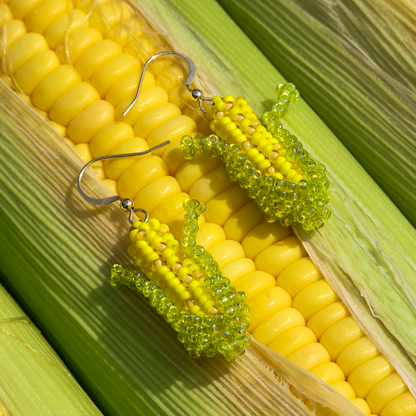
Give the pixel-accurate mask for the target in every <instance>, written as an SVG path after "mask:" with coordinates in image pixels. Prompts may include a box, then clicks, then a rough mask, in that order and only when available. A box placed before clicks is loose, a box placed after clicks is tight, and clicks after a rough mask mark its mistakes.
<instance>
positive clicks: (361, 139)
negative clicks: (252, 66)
mask: <svg viewBox="0 0 416 416" xmlns="http://www.w3.org/2000/svg"><path fill="white" fill-rule="evenodd" d="M218 2H219V3H220V4H221V5H222V6H223V7H224V9H225V10H226V11H227V12H228V13H229V15H230V16H231V17H232V18H233V19H234V20H235V21H236V22H237V24H238V25H239V26H240V27H241V28H242V29H243V30H244V32H245V33H246V34H247V35H248V36H249V37H250V38H251V39H252V40H253V42H254V43H255V44H256V46H257V47H258V48H259V49H260V50H261V51H262V52H263V53H264V54H265V55H266V57H267V58H268V59H269V60H270V62H271V63H273V64H274V65H275V67H276V68H277V69H278V70H279V71H280V72H281V73H282V75H283V76H284V77H285V78H286V79H288V80H290V81H291V82H294V83H295V84H296V86H297V87H298V88H299V90H300V91H301V96H302V97H303V98H304V99H305V100H306V101H307V103H308V104H309V105H310V106H311V107H312V108H313V109H314V111H315V112H316V113H317V114H318V116H319V117H320V118H321V119H322V120H323V121H324V122H325V124H326V125H327V126H328V127H329V128H330V129H331V130H332V131H333V132H334V134H335V135H336V136H337V137H338V139H339V140H340V141H341V142H342V143H343V144H344V145H345V146H346V147H347V148H348V150H349V151H350V152H351V153H352V154H353V156H354V157H355V158H356V159H357V160H358V162H359V163H360V164H361V165H362V166H363V167H364V169H366V171H367V172H368V173H369V174H370V175H371V176H372V178H373V179H374V180H375V181H376V182H377V183H378V185H379V186H380V187H381V188H382V189H383V190H384V192H385V193H386V194H387V195H388V196H389V197H390V198H391V200H392V201H393V202H394V203H395V204H396V205H397V207H398V208H399V209H400V210H401V211H402V213H403V214H404V215H405V216H406V217H407V219H408V220H409V221H410V222H411V223H412V224H413V226H416V168H415V166H416V104H415V103H416V87H415V80H416V77H415V69H416V55H415V50H416V38H415V36H414V35H415V32H416V23H415V22H416V21H415V19H414V16H415V14H416V9H415V6H414V4H412V3H411V2H408V1H406V0H403V1H392V0H376V1H374V0H333V1H332V0H331V1H327V0H322V1H314V2H308V1H291V2H288V1H285V0H278V1H275V0H265V1H262V2H253V1H251V0H242V1H240V0H238V1H237V0H218Z"/></svg>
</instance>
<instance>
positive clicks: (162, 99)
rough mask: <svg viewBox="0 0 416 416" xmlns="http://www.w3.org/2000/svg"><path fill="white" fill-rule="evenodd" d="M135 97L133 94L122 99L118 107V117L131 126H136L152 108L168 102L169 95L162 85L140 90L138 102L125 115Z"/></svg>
mask: <svg viewBox="0 0 416 416" xmlns="http://www.w3.org/2000/svg"><path fill="white" fill-rule="evenodd" d="M133 99H134V95H131V96H129V97H127V98H125V99H124V100H123V101H121V102H120V103H119V104H118V105H117V107H116V119H117V120H120V121H124V122H125V123H128V124H130V126H134V124H135V123H136V121H137V120H138V119H139V118H140V117H141V116H143V115H144V114H146V113H147V112H149V111H150V110H153V109H154V108H156V107H158V106H159V105H162V104H165V103H167V102H168V95H167V94H166V91H164V90H163V89H162V88H160V87H149V88H147V89H145V90H143V91H141V92H140V96H139V99H138V100H137V102H136V103H135V104H134V106H133V107H132V108H131V109H130V111H129V112H128V113H127V114H126V115H125V116H123V113H124V111H125V110H126V109H127V107H128V106H129V105H130V104H131V102H132V101H133ZM149 146H150V143H149ZM150 147H152V146H150Z"/></svg>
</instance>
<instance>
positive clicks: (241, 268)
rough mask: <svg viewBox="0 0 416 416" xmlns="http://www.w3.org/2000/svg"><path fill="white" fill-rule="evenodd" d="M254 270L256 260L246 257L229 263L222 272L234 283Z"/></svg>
mask: <svg viewBox="0 0 416 416" xmlns="http://www.w3.org/2000/svg"><path fill="white" fill-rule="evenodd" d="M207 224H212V223H207ZM215 225H217V224H215ZM218 227H219V226H218ZM201 229H202V227H201V228H200V230H201ZM197 241H198V240H197ZM208 250H209V249H208ZM254 271H256V266H255V265H254V261H253V260H250V259H247V258H244V259H240V260H236V261H233V262H232V263H230V264H229V265H227V266H225V267H224V268H223V269H222V274H223V275H224V276H225V277H227V278H228V279H229V280H230V282H231V283H232V284H234V283H235V282H236V281H237V280H238V279H239V278H240V277H242V276H244V275H246V274H248V273H251V272H254Z"/></svg>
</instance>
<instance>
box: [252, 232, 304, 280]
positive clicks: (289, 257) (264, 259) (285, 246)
mask: <svg viewBox="0 0 416 416" xmlns="http://www.w3.org/2000/svg"><path fill="white" fill-rule="evenodd" d="M305 256H306V251H305V248H304V247H303V244H302V243H301V242H300V241H299V239H298V238H297V237H295V236H290V237H287V238H284V239H283V240H281V241H279V242H277V243H275V244H273V245H272V246H270V247H269V248H267V249H266V250H264V251H262V252H261V253H260V254H259V255H258V256H257V257H256V259H255V260H254V263H255V264H256V267H257V269H258V270H263V271H265V272H268V273H270V274H271V275H273V276H274V277H277V276H278V275H279V273H281V272H282V271H283V270H284V269H285V268H286V267H288V266H290V265H291V264H292V263H294V262H295V261H296V260H299V259H300V258H302V257H305Z"/></svg>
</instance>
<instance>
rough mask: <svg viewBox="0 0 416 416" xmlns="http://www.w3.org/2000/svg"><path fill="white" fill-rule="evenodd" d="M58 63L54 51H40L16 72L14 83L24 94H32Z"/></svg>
mask: <svg viewBox="0 0 416 416" xmlns="http://www.w3.org/2000/svg"><path fill="white" fill-rule="evenodd" d="M60 65H61V63H60V62H59V59H58V57H57V56H56V53H55V52H54V51H51V50H46V51H42V52H40V53H38V54H37V55H36V56H35V57H33V58H32V59H31V60H30V61H29V62H27V63H26V64H25V65H23V66H22V67H21V68H20V69H19V70H18V71H17V72H16V74H15V76H14V78H15V81H16V84H17V85H18V86H19V88H20V89H21V90H22V91H23V92H24V93H25V94H26V95H32V93H33V91H34V90H35V88H36V87H37V86H38V84H39V83H40V82H41V81H42V80H43V79H44V78H46V77H47V76H48V75H50V74H51V73H52V72H53V71H55V70H56V69H57V68H58V67H59V66H60Z"/></svg>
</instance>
